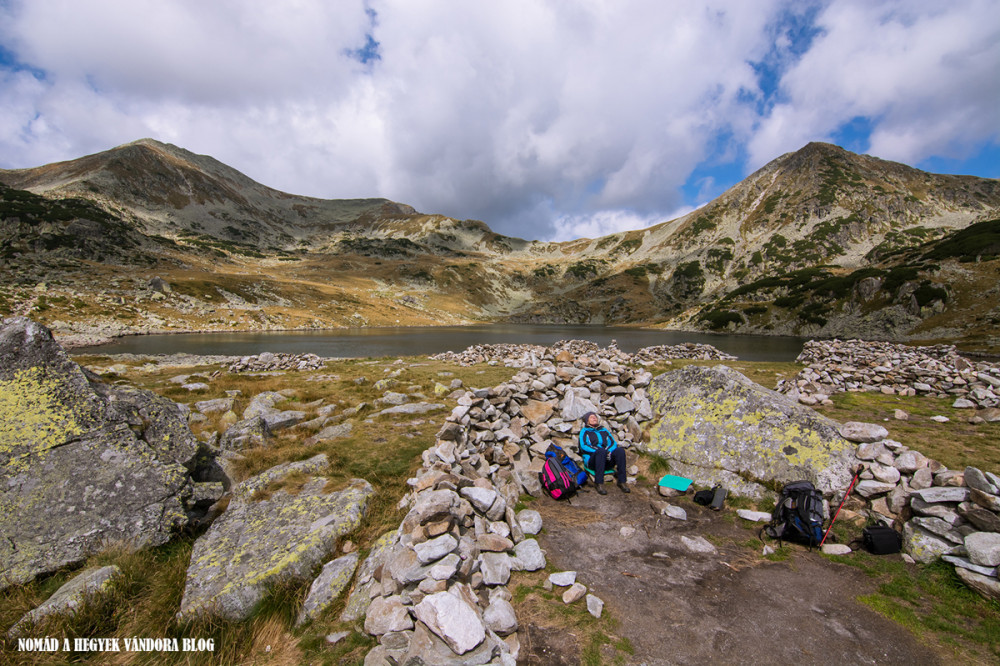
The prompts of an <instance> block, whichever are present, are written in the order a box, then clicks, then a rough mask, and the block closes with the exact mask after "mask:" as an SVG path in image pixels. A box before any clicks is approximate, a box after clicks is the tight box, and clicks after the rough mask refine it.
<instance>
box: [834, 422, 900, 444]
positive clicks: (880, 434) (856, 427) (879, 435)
mask: <svg viewBox="0 0 1000 666" xmlns="http://www.w3.org/2000/svg"><path fill="white" fill-rule="evenodd" d="M840 436H841V437H843V438H844V439H846V440H848V441H851V442H877V441H879V440H881V439H885V438H886V437H888V436H889V431H888V430H886V429H885V428H884V427H882V426H880V425H878V424H876V423H861V422H859V421H848V422H847V423H845V424H844V425H842V426H841V427H840Z"/></svg>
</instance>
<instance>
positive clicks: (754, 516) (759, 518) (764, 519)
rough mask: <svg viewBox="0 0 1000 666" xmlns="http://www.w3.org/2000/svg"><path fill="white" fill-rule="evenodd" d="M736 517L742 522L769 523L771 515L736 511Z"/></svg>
mask: <svg viewBox="0 0 1000 666" xmlns="http://www.w3.org/2000/svg"><path fill="white" fill-rule="evenodd" d="M736 515H737V516H739V517H740V518H742V519H743V520H749V521H751V522H755V523H768V522H770V521H771V514H769V513H767V512H766V511H750V510H749V509H737V510H736Z"/></svg>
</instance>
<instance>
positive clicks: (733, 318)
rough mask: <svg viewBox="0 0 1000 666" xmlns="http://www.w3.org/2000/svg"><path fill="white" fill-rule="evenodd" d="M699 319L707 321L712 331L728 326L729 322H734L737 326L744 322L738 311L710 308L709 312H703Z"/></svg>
mask: <svg viewBox="0 0 1000 666" xmlns="http://www.w3.org/2000/svg"><path fill="white" fill-rule="evenodd" d="M699 319H700V320H701V321H707V322H708V325H709V328H711V329H712V330H713V331H715V330H719V329H720V328H726V327H727V326H729V324H730V322H733V323H735V324H736V325H737V326H739V325H741V324H743V323H744V321H743V317H742V315H740V313H739V312H733V311H732V310H712V311H710V312H703V313H702V314H701V316H700V317H699Z"/></svg>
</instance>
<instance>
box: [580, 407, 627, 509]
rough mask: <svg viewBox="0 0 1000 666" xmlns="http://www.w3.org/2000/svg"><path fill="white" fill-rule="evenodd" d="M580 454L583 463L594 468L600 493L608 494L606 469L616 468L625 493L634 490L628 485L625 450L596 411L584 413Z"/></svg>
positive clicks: (620, 486) (616, 474)
mask: <svg viewBox="0 0 1000 666" xmlns="http://www.w3.org/2000/svg"><path fill="white" fill-rule="evenodd" d="M580 455H581V456H583V465H584V467H588V468H590V469H592V470H594V484H595V485H596V489H597V492H598V494H600V495H607V494H608V491H606V490H605V489H604V471H605V470H606V469H614V470H615V478H616V479H617V480H618V488H619V489H620V490H621V491H622V492H623V493H628V492H632V491H631V490H629V487H628V486H627V485H626V483H625V481H626V476H625V465H626V463H625V450H624V449H623V448H621V447H620V446H618V442H616V441H615V438H614V436H613V435H612V434H611V432H610V431H608V429H607V428H605V427H603V426H601V419H600V417H598V416H597V414H595V413H594V412H587V413H586V414H584V415H583V429H581V430H580Z"/></svg>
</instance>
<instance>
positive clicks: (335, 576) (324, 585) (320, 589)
mask: <svg viewBox="0 0 1000 666" xmlns="http://www.w3.org/2000/svg"><path fill="white" fill-rule="evenodd" d="M357 568H358V554H357V553H356V552H354V553H348V554H347V555H344V556H343V557H338V558H337V559H335V560H333V561H331V562H327V563H326V564H325V565H324V566H323V571H321V572H320V574H319V576H318V577H317V578H316V580H314V581H313V583H312V585H311V586H310V587H309V595H308V596H307V597H306V600H305V601H304V602H303V604H302V610H301V611H300V612H299V617H298V619H297V620H296V621H295V626H299V625H302V624H305V623H306V622H309V621H310V620H315V619H316V618H317V617H319V615H320V614H321V613H322V612H323V611H325V610H326V609H327V608H329V607H330V605H331V604H332V603H333V602H334V601H336V599H337V597H339V596H340V593H341V592H343V591H344V590H345V589H346V588H347V586H348V585H350V583H351V577H352V576H353V575H354V570H355V569H357Z"/></svg>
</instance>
